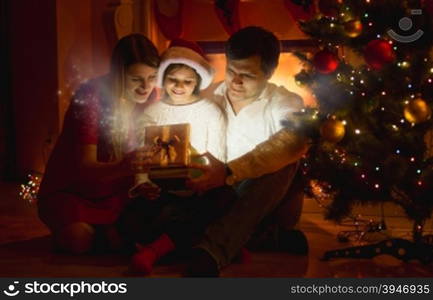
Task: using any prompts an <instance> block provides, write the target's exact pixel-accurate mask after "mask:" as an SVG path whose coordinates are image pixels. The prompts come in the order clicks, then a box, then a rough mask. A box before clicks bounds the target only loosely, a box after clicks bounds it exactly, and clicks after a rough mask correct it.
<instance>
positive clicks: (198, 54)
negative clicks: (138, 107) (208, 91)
mask: <svg viewBox="0 0 433 300" xmlns="http://www.w3.org/2000/svg"><path fill="white" fill-rule="evenodd" d="M171 64H184V65H187V66H188V67H190V68H192V69H194V70H195V71H196V72H197V73H198V75H199V76H200V77H201V85H200V89H201V90H204V89H205V88H207V87H208V86H209V85H210V84H211V83H212V80H213V77H214V73H215V71H214V69H213V68H212V66H211V65H210V63H209V61H208V60H207V58H206V57H205V54H204V52H203V50H202V49H201V48H200V46H199V45H197V44H196V43H194V42H190V41H186V40H173V41H172V42H171V43H170V46H169V48H168V49H167V50H166V51H165V52H164V53H163V54H162V57H161V64H160V65H159V69H158V78H157V82H156V84H157V85H158V87H162V84H163V80H164V78H163V77H164V73H165V70H166V69H167V67H168V66H169V65H171Z"/></svg>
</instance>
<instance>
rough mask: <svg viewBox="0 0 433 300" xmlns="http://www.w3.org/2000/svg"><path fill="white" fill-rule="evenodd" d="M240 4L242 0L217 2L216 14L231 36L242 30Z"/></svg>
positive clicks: (217, 0)
mask: <svg viewBox="0 0 433 300" xmlns="http://www.w3.org/2000/svg"><path fill="white" fill-rule="evenodd" d="M239 2H240V0H215V12H216V14H217V16H218V18H219V20H220V21H221V23H222V24H223V26H224V29H225V31H226V32H227V33H228V34H229V35H232V34H233V33H235V32H236V31H238V30H239V29H241V25H240V19H239Z"/></svg>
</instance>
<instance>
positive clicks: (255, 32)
mask: <svg viewBox="0 0 433 300" xmlns="http://www.w3.org/2000/svg"><path fill="white" fill-rule="evenodd" d="M279 54H280V45H279V41H278V39H277V38H276V37H275V36H274V35H273V34H272V33H271V32H269V31H266V30H264V29H263V28H260V27H246V28H243V29H241V30H240V31H238V32H237V33H235V34H234V35H232V36H231V37H230V39H229V40H228V42H227V45H226V58H227V67H226V78H225V81H224V82H223V83H221V84H219V85H218V86H217V87H216V88H214V89H213V90H211V92H210V93H211V95H210V96H209V95H208V97H209V98H211V99H214V101H216V102H217V103H218V104H219V105H220V107H221V108H222V110H223V111H224V112H225V114H226V117H227V161H228V163H227V164H226V165H224V164H223V163H221V162H219V161H218V160H216V159H215V158H214V157H212V156H211V155H209V154H207V157H208V160H209V162H210V164H209V167H207V168H204V170H205V175H204V176H202V177H201V178H199V179H197V180H195V181H193V182H192V183H191V185H192V187H193V188H195V189H196V190H198V191H206V190H208V189H211V188H214V187H218V186H221V185H224V184H227V185H232V186H233V187H234V189H235V190H236V192H237V193H238V196H239V199H237V200H236V201H235V202H234V203H232V206H231V207H230V209H229V210H228V211H227V213H226V214H225V215H224V216H223V217H222V218H220V219H218V220H217V221H216V222H214V223H212V224H211V225H210V226H209V227H208V228H207V230H206V232H205V235H204V237H203V239H202V240H201V241H200V242H199V244H198V245H197V248H196V255H195V256H194V259H193V261H192V263H191V265H190V266H189V268H188V270H187V275H188V276H218V275H219V270H220V269H221V268H223V267H225V266H227V265H228V264H230V263H231V261H232V260H233V258H234V257H235V256H236V255H237V254H238V253H239V251H240V249H241V248H242V247H243V246H244V245H245V244H246V243H247V241H248V240H249V239H250V237H251V236H252V234H253V233H254V232H255V230H256V229H257V227H258V225H259V224H260V223H262V222H263V220H264V219H265V218H266V217H268V216H270V215H271V214H275V215H277V216H278V214H279V213H278V210H279V209H281V206H286V207H287V206H288V207H289V211H290V209H292V210H293V209H295V210H296V209H297V210H298V212H297V213H295V214H297V216H295V217H294V218H295V219H296V220H295V221H293V220H289V221H287V220H284V218H280V219H282V220H283V222H286V223H290V225H289V226H291V227H293V223H296V221H297V220H298V218H299V211H300V208H301V207H302V197H301V198H299V197H297V200H296V202H297V203H289V202H287V203H284V201H283V199H284V198H287V197H286V196H287V194H288V193H289V192H288V191H289V187H290V186H291V184H292V181H293V178H294V176H295V174H296V171H297V161H298V160H299V159H300V158H301V157H302V155H304V154H305V153H306V151H307V149H308V146H307V140H306V139H305V138H304V137H301V136H297V135H296V134H295V133H294V132H292V131H290V130H288V129H286V128H284V127H283V125H282V121H284V120H290V118H292V114H293V113H294V112H297V111H299V110H301V109H302V107H303V103H302V99H301V98H300V97H299V96H298V95H296V94H294V93H291V92H289V91H288V90H286V89H285V88H283V87H277V86H276V85H274V84H272V83H269V82H268V81H269V79H270V78H271V77H272V75H273V73H274V71H275V69H276V67H277V65H278V58H279ZM280 215H281V213H280ZM285 217H286V219H287V218H288V219H290V218H291V216H285ZM280 223H281V222H280ZM284 227H287V226H284ZM286 229H289V228H286ZM298 235H300V239H301V240H302V241H301V242H303V243H304V244H305V245H304V246H303V250H301V251H298V252H306V251H307V250H306V248H307V245H306V240H305V237H304V236H303V234H302V233H300V232H299V231H298Z"/></svg>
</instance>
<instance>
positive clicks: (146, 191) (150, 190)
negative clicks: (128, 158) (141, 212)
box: [134, 182, 161, 201]
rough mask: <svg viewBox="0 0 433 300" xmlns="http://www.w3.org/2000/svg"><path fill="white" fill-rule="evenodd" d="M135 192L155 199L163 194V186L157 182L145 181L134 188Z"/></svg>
mask: <svg viewBox="0 0 433 300" xmlns="http://www.w3.org/2000/svg"><path fill="white" fill-rule="evenodd" d="M134 193H135V195H137V196H142V197H144V198H146V199H147V200H150V201H153V200H156V199H158V198H159V196H160V194H161V188H160V187H159V186H157V185H156V184H152V183H150V182H145V183H142V184H140V185H139V186H137V187H136V188H135V189H134Z"/></svg>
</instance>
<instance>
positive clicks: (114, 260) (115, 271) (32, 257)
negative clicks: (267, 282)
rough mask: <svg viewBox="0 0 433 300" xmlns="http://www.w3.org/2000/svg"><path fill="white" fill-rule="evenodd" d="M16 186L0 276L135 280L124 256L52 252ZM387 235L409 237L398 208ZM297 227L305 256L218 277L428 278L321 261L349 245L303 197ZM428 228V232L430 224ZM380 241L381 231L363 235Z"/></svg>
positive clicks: (2, 218)
mask: <svg viewBox="0 0 433 300" xmlns="http://www.w3.org/2000/svg"><path fill="white" fill-rule="evenodd" d="M18 188H19V185H18V184H16V183H0V277H123V276H134V275H133V274H131V272H130V271H129V269H128V257H124V256H121V255H99V256H95V255H86V256H71V255H66V254H58V253H53V252H52V249H51V243H50V237H49V232H48V230H47V229H46V227H45V226H44V225H43V224H42V223H41V222H40V221H39V220H38V218H37V215H36V207H35V205H34V204H30V203H28V202H26V201H24V200H21V199H20V198H19V197H18ZM360 212H361V213H363V214H365V217H367V218H370V217H371V218H373V219H377V217H376V216H377V215H378V213H377V212H378V209H377V208H360ZM386 213H387V218H386V221H387V223H388V227H389V228H390V230H389V231H388V233H389V234H390V235H392V236H394V237H408V236H409V234H410V223H408V222H407V221H406V220H405V218H403V217H402V216H401V213H400V212H399V211H398V209H395V208H392V207H388V208H387V209H386ZM300 228H301V229H302V230H303V231H304V233H305V234H306V235H307V238H308V242H309V246H310V252H309V254H308V255H306V256H296V255H290V254H287V253H273V252H272V253H271V252H254V253H252V261H251V262H250V263H246V264H232V265H231V266H229V267H228V268H226V269H224V270H223V272H222V274H221V275H222V277H309V278H318V277H355V278H362V277H433V266H432V265H423V264H421V263H420V262H418V261H410V262H407V263H404V262H402V261H400V260H398V259H396V258H394V257H392V256H388V255H380V256H377V257H375V258H373V259H335V260H330V261H322V260H321V257H322V256H323V254H324V252H325V251H327V250H331V249H337V248H341V247H348V246H350V244H348V243H341V242H339V241H337V238H336V235H337V233H338V232H339V231H341V230H347V229H348V228H346V227H341V226H337V225H335V224H333V223H331V222H328V221H325V220H324V219H323V216H322V209H321V208H320V207H318V205H317V204H316V203H315V202H314V201H312V200H309V199H307V200H306V201H305V205H304V213H303V216H302V221H301V224H300ZM427 229H431V224H430V223H429V224H428V226H427ZM366 238H367V239H370V241H378V240H379V239H381V238H383V233H380V234H371V235H370V236H367V237H366ZM184 267H185V265H184V264H181V263H177V264H169V265H161V266H157V267H156V268H155V270H154V272H153V274H152V275H151V277H180V276H181V274H182V271H183V270H184Z"/></svg>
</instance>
